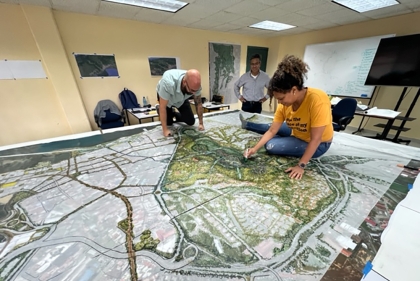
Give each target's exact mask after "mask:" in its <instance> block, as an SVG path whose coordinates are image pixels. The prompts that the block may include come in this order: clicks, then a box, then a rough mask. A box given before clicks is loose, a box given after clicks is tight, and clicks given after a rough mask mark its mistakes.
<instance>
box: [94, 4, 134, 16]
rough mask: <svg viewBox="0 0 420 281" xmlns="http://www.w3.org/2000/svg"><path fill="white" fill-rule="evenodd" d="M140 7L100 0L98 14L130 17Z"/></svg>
mask: <svg viewBox="0 0 420 281" xmlns="http://www.w3.org/2000/svg"><path fill="white" fill-rule="evenodd" d="M141 9H142V8H140V7H134V6H129V5H120V4H116V3H111V2H104V1H102V2H101V4H100V6H99V11H98V15H101V16H108V17H118V18H125V19H132V18H134V16H135V15H136V14H137V13H138V12H140V10H141Z"/></svg>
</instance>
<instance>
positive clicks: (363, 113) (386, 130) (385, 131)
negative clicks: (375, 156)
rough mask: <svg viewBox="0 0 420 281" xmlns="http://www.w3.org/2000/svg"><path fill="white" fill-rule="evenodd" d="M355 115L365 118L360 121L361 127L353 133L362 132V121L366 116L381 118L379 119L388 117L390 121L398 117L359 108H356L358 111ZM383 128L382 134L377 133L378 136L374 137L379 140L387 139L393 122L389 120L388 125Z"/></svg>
mask: <svg viewBox="0 0 420 281" xmlns="http://www.w3.org/2000/svg"><path fill="white" fill-rule="evenodd" d="M354 115H358V116H363V118H362V120H361V121H360V124H359V128H358V129H357V130H356V131H354V132H353V133H352V134H355V133H358V132H361V131H362V130H363V129H361V127H362V123H363V120H364V118H365V117H373V118H379V119H386V120H388V121H390V120H392V121H393V120H395V118H396V117H392V116H385V115H382V116H381V115H374V114H368V113H366V111H359V110H356V112H355V113H354ZM378 125H379V124H378ZM377 127H381V126H377ZM383 128H384V129H383V131H382V133H381V134H377V135H376V137H373V138H375V139H379V140H387V138H386V137H387V136H388V133H389V131H390V130H391V128H392V122H387V123H386V125H384V126H383Z"/></svg>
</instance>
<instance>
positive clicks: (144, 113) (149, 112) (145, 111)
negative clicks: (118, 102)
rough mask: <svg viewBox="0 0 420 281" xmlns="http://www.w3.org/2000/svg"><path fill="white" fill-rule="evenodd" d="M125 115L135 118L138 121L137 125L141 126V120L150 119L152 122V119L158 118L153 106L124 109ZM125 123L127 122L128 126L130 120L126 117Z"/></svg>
mask: <svg viewBox="0 0 420 281" xmlns="http://www.w3.org/2000/svg"><path fill="white" fill-rule="evenodd" d="M126 113H127V114H131V115H132V116H134V117H135V118H137V119H138V120H139V124H141V120H143V119H147V118H152V121H155V119H154V118H155V117H158V116H159V115H158V114H157V112H156V107H154V106H152V107H150V108H145V107H141V108H132V109H126ZM127 122H128V125H130V118H129V116H128V115H127Z"/></svg>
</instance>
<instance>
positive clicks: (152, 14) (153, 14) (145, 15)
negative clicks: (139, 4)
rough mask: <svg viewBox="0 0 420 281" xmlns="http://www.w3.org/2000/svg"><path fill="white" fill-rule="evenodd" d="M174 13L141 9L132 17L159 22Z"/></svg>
mask: <svg viewBox="0 0 420 281" xmlns="http://www.w3.org/2000/svg"><path fill="white" fill-rule="evenodd" d="M173 15H174V14H173V13H169V12H162V11H158V10H152V9H141V10H140V11H139V12H138V13H137V14H136V15H135V16H134V19H136V20H139V21H149V22H154V23H161V22H162V21H164V20H166V19H167V18H168V17H172V16H173Z"/></svg>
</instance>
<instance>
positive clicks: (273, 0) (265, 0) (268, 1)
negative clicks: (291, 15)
mask: <svg viewBox="0 0 420 281" xmlns="http://www.w3.org/2000/svg"><path fill="white" fill-rule="evenodd" d="M256 1H257V2H260V3H262V4H265V5H268V6H277V5H279V4H282V3H286V2H288V1H289V0H256Z"/></svg>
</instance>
